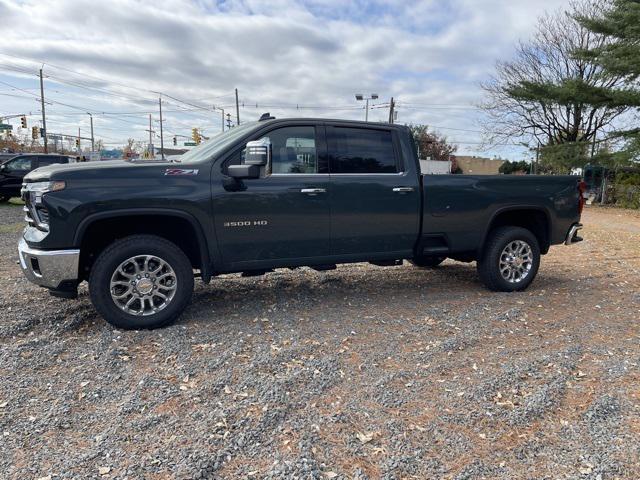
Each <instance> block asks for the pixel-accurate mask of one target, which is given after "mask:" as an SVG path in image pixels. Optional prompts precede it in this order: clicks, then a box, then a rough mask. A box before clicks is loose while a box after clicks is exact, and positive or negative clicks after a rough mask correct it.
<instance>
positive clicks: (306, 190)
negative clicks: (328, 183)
mask: <svg viewBox="0 0 640 480" xmlns="http://www.w3.org/2000/svg"><path fill="white" fill-rule="evenodd" d="M300 192H301V193H307V194H309V195H317V194H318V193H326V192H327V189H326V188H303V189H302V190H300Z"/></svg>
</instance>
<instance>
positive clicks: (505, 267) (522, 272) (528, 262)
mask: <svg viewBox="0 0 640 480" xmlns="http://www.w3.org/2000/svg"><path fill="white" fill-rule="evenodd" d="M532 266H533V251H532V249H531V246H530V245H529V244H528V243H527V242H525V241H524V240H514V241H512V242H509V243H508V244H507V245H505V247H504V248H503V250H502V252H501V253H500V258H499V261H498V269H499V271H500V275H502V278H504V279H505V280H506V281H507V282H509V283H520V282H522V281H523V280H524V279H525V278H527V277H528V276H529V273H530V272H531V268H532Z"/></svg>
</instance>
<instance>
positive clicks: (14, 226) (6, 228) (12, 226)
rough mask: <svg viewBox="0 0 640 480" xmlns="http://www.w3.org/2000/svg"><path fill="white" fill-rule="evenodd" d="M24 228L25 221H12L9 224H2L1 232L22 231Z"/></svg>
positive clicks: (0, 226)
mask: <svg viewBox="0 0 640 480" xmlns="http://www.w3.org/2000/svg"><path fill="white" fill-rule="evenodd" d="M23 228H24V223H11V224H9V225H0V233H20V232H21V231H22V229H23Z"/></svg>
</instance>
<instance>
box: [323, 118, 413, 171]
mask: <svg viewBox="0 0 640 480" xmlns="http://www.w3.org/2000/svg"><path fill="white" fill-rule="evenodd" d="M327 133H328V134H329V138H328V143H329V156H330V158H331V161H330V166H331V173H398V172H399V171H400V169H399V168H398V162H397V160H396V156H395V152H394V149H393V139H392V136H391V132H390V131H389V130H374V129H366V128H343V127H334V128H332V129H328V132H327Z"/></svg>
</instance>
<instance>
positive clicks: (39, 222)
mask: <svg viewBox="0 0 640 480" xmlns="http://www.w3.org/2000/svg"><path fill="white" fill-rule="evenodd" d="M26 185H27V184H26V183H23V184H22V190H20V197H21V198H22V201H23V202H24V207H22V210H23V211H24V221H25V222H27V225H29V226H30V227H36V228H37V229H38V230H42V231H48V230H49V211H48V210H47V209H46V208H45V207H44V206H43V205H40V204H38V206H36V205H34V203H33V197H32V195H31V193H30V192H29V191H28V190H27V189H26Z"/></svg>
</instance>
